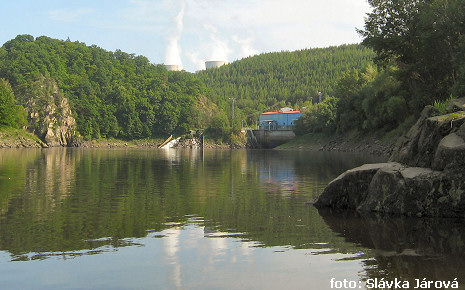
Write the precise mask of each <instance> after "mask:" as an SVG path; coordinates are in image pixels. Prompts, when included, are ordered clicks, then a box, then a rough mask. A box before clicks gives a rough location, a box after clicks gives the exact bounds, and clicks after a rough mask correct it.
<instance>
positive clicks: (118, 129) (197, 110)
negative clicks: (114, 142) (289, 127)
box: [0, 35, 374, 140]
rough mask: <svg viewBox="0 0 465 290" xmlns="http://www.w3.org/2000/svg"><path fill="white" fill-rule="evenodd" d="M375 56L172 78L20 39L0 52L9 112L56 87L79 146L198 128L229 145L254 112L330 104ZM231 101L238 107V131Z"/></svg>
mask: <svg viewBox="0 0 465 290" xmlns="http://www.w3.org/2000/svg"><path fill="white" fill-rule="evenodd" d="M373 56H374V53H373V52H372V51H371V50H369V49H366V48H364V47H362V46H360V45H343V46H340V47H330V48H324V49H306V50H300V51H295V52H278V53H267V54H261V55H257V56H253V57H249V58H246V59H243V60H238V61H235V62H233V63H231V64H230V65H227V66H223V67H220V68H217V69H209V70H206V71H202V72H199V73H196V74H192V73H188V72H185V71H183V72H169V71H167V70H166V69H165V68H164V67H163V66H162V65H154V64H151V63H150V62H149V61H148V59H147V58H145V57H143V56H135V55H133V54H127V53H124V52H122V51H115V52H109V51H106V50H104V49H102V48H99V47H97V46H95V45H93V46H86V45H85V44H84V43H80V42H71V41H69V40H67V41H62V40H57V39H52V38H49V37H45V36H41V37H37V38H34V37H33V36H30V35H19V36H17V37H16V38H15V39H13V40H10V41H8V42H6V43H5V44H4V45H3V47H2V48H1V49H0V78H3V79H4V81H3V82H2V84H1V85H2V86H3V87H5V91H8V92H10V93H11V94H10V97H9V100H10V103H11V100H12V98H11V96H12V93H13V92H14V95H16V99H17V102H18V103H19V104H20V105H23V106H25V103H26V100H27V99H28V98H27V97H30V96H35V95H39V94H41V91H44V90H43V89H42V88H43V87H44V86H46V87H47V86H50V87H58V88H59V90H60V91H61V92H62V94H63V96H64V97H66V98H68V99H69V100H70V104H71V110H72V111H73V112H74V115H75V118H76V120H77V130H78V132H79V133H80V135H81V136H83V137H84V138H85V139H96V138H120V139H138V138H147V137H156V136H166V135H169V134H178V135H179V134H183V133H186V132H187V131H188V130H189V129H198V128H200V129H207V133H209V134H210V135H211V136H212V137H215V138H223V140H229V138H230V136H231V133H237V132H238V130H239V128H240V127H239V126H240V123H241V121H245V123H248V124H255V123H256V121H257V119H258V114H259V113H260V112H263V111H265V110H271V109H276V108H278V107H280V106H285V105H289V106H293V107H297V108H300V107H302V106H304V105H305V104H308V103H312V102H315V101H318V99H320V98H321V97H323V98H324V97H325V96H329V95H332V94H333V91H334V88H333V84H334V83H335V81H336V80H337V79H338V78H339V77H340V76H341V74H342V73H343V72H344V71H348V70H350V69H352V68H354V67H355V68H359V69H361V68H362V67H364V66H365V65H366V64H367V63H369V62H370V61H371V59H372V58H373ZM48 91H52V89H49V90H48ZM42 94H43V93H42ZM25 96H26V97H25ZM230 98H235V100H236V102H235V115H234V117H235V118H234V121H235V122H234V123H232V122H231V116H232V108H231V100H230ZM15 106H16V107H14V110H16V112H19V113H21V112H20V111H21V110H20V108H18V104H15ZM8 110H10V111H11V110H13V107H11V108H10V109H8ZM19 115H21V114H19ZM17 119H18V120H23V119H24V118H21V117H18V118H17ZM11 122H12V121H11V120H10V121H5V122H4V123H5V125H10V126H12V125H13V124H12V123H11ZM22 122H23V123H24V121H22ZM23 123H21V124H23ZM16 124H17V125H16V126H17V127H18V126H20V125H21V124H20V123H18V122H17V123H16Z"/></svg>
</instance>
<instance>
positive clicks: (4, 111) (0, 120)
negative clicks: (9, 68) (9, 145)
mask: <svg viewBox="0 0 465 290" xmlns="http://www.w3.org/2000/svg"><path fill="white" fill-rule="evenodd" d="M25 124H26V112H25V110H24V108H23V107H22V106H20V105H16V102H15V96H14V94H13V90H12V89H11V86H10V84H9V83H8V81H6V80H5V79H1V78H0V125H4V126H8V127H13V128H21V127H22V126H24V125H25Z"/></svg>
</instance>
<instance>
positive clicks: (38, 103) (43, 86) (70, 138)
mask: <svg viewBox="0 0 465 290" xmlns="http://www.w3.org/2000/svg"><path fill="white" fill-rule="evenodd" d="M16 94H17V95H19V96H20V99H21V101H22V103H23V106H24V107H25V108H26V110H27V112H28V124H27V126H26V129H27V130H28V131H29V132H31V133H34V134H35V135H37V136H38V137H39V138H40V139H41V140H42V141H44V142H45V143H46V144H47V145H48V146H49V147H56V146H75V144H76V142H77V140H78V138H79V134H78V132H77V130H76V120H75V118H74V117H73V114H72V111H71V108H70V105H69V102H68V99H67V98H65V97H63V95H62V94H61V92H60V91H59V89H58V86H57V85H56V83H55V82H53V81H51V80H49V79H47V78H45V77H41V78H40V79H39V80H38V81H36V82H34V83H33V84H32V85H31V86H29V87H23V88H20V89H19V90H18V92H16Z"/></svg>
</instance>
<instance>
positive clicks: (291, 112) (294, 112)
mask: <svg viewBox="0 0 465 290" xmlns="http://www.w3.org/2000/svg"><path fill="white" fill-rule="evenodd" d="M298 113H301V111H300V110H294V111H287V112H280V111H272V112H265V113H261V114H260V115H275V114H298Z"/></svg>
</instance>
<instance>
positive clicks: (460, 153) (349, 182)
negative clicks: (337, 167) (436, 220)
mask: <svg viewBox="0 0 465 290" xmlns="http://www.w3.org/2000/svg"><path fill="white" fill-rule="evenodd" d="M315 206H317V207H320V208H321V207H333V208H347V209H355V210H357V211H361V212H380V213H391V214H400V215H416V216H442V217H465V98H462V99H455V100H452V101H451V102H450V103H449V105H448V108H447V112H446V114H442V115H439V111H438V110H436V109H435V108H433V107H426V108H425V109H424V110H423V112H422V114H421V116H420V118H419V119H418V121H417V123H416V124H415V125H414V126H413V127H412V128H411V129H410V131H409V132H408V134H407V135H406V136H403V137H401V138H400V139H399V140H398V142H397V144H396V147H395V149H394V151H393V154H392V155H391V158H390V160H389V162H388V163H380V164H367V165H363V166H361V167H358V168H354V169H352V170H349V171H346V172H344V173H343V174H341V175H340V176H339V177H337V178H336V179H335V180H333V181H332V182H331V183H330V184H329V185H328V186H327V188H326V189H325V190H324V192H323V193H322V194H321V196H320V197H319V198H318V200H317V201H316V203H315Z"/></svg>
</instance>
